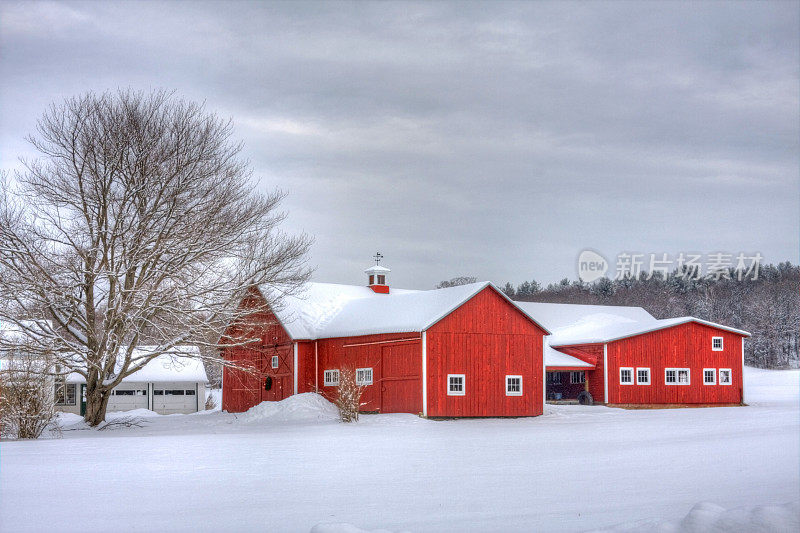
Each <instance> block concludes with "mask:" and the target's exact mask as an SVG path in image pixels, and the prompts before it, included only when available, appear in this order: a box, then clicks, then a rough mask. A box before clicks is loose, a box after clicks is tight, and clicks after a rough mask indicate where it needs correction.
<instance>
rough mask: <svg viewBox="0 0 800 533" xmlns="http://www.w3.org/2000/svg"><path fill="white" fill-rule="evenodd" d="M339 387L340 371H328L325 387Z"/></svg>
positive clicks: (326, 372)
mask: <svg viewBox="0 0 800 533" xmlns="http://www.w3.org/2000/svg"><path fill="white" fill-rule="evenodd" d="M338 385H339V371H338V370H326V371H325V386H326V387H336V386H338Z"/></svg>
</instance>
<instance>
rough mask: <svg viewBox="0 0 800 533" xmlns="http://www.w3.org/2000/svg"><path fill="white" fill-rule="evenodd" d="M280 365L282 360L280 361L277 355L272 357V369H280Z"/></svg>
mask: <svg viewBox="0 0 800 533" xmlns="http://www.w3.org/2000/svg"><path fill="white" fill-rule="evenodd" d="M279 365H280V360H279V359H278V356H277V355H273V356H272V368H278V366H279Z"/></svg>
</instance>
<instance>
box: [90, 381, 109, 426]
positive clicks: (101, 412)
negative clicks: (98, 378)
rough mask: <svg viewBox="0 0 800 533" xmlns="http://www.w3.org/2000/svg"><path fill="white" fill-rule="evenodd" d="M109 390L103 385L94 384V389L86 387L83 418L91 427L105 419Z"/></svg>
mask: <svg viewBox="0 0 800 533" xmlns="http://www.w3.org/2000/svg"><path fill="white" fill-rule="evenodd" d="M109 398H111V391H110V390H108V389H106V388H105V387H99V386H96V387H95V388H94V390H89V387H88V386H87V388H86V414H85V415H84V417H83V419H84V420H85V421H86V422H87V423H88V424H89V425H90V426H92V427H95V426H97V425H98V424H100V423H101V422H105V420H106V409H107V408H108V400H109Z"/></svg>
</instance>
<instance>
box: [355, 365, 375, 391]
mask: <svg viewBox="0 0 800 533" xmlns="http://www.w3.org/2000/svg"><path fill="white" fill-rule="evenodd" d="M359 372H363V373H364V374H365V376H366V374H367V372H369V379H362V380H360V379H358V373H359ZM372 375H373V372H372V368H370V367H365V368H356V385H359V386H364V385H372Z"/></svg>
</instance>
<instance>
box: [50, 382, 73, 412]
mask: <svg viewBox="0 0 800 533" xmlns="http://www.w3.org/2000/svg"><path fill="white" fill-rule="evenodd" d="M59 389H61V390H63V399H64V401H63V402H59V401H58V395H59ZM53 390H54V393H53V397H54V399H55V401H54V402H53V403H54V404H55V405H58V406H59V407H62V406H67V405H77V404H78V386H77V385H76V384H75V383H67V382H66V381H65V380H57V381H56V383H55V387H54V388H53ZM70 390H71V391H72V401H70V398H69V391H70Z"/></svg>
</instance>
